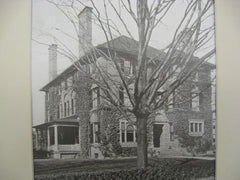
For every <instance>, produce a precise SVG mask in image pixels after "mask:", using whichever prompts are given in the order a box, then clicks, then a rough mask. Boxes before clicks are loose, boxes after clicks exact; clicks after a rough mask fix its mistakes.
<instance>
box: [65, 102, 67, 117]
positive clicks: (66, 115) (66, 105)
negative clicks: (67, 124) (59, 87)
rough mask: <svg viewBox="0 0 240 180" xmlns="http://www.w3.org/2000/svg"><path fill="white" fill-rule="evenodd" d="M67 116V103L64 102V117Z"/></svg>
mask: <svg viewBox="0 0 240 180" xmlns="http://www.w3.org/2000/svg"><path fill="white" fill-rule="evenodd" d="M66 116H67V103H66V102H65V103H64V117H66Z"/></svg>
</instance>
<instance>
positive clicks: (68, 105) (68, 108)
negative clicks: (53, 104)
mask: <svg viewBox="0 0 240 180" xmlns="http://www.w3.org/2000/svg"><path fill="white" fill-rule="evenodd" d="M69 115H70V104H69V101H67V116H69Z"/></svg>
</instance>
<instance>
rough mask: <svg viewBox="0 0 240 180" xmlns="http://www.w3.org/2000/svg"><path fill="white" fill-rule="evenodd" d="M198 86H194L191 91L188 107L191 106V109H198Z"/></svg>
mask: <svg viewBox="0 0 240 180" xmlns="http://www.w3.org/2000/svg"><path fill="white" fill-rule="evenodd" d="M198 91H199V90H198V88H197V87H195V88H194V89H193V90H192V92H191V103H190V107H191V108H192V110H193V111H199V105H200V103H199V102H200V101H199V92H198Z"/></svg>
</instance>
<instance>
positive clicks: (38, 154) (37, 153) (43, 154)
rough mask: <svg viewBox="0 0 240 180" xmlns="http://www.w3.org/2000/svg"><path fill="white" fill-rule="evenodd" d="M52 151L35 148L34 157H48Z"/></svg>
mask: <svg viewBox="0 0 240 180" xmlns="http://www.w3.org/2000/svg"><path fill="white" fill-rule="evenodd" d="M50 153H51V152H49V151H44V150H35V149H34V150H33V158H34V159H46V158H48V157H49V155H50Z"/></svg>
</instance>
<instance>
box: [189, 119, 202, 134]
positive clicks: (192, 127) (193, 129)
mask: <svg viewBox="0 0 240 180" xmlns="http://www.w3.org/2000/svg"><path fill="white" fill-rule="evenodd" d="M203 133H204V120H201V119H191V120H189V135H190V136H202V135H203Z"/></svg>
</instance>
